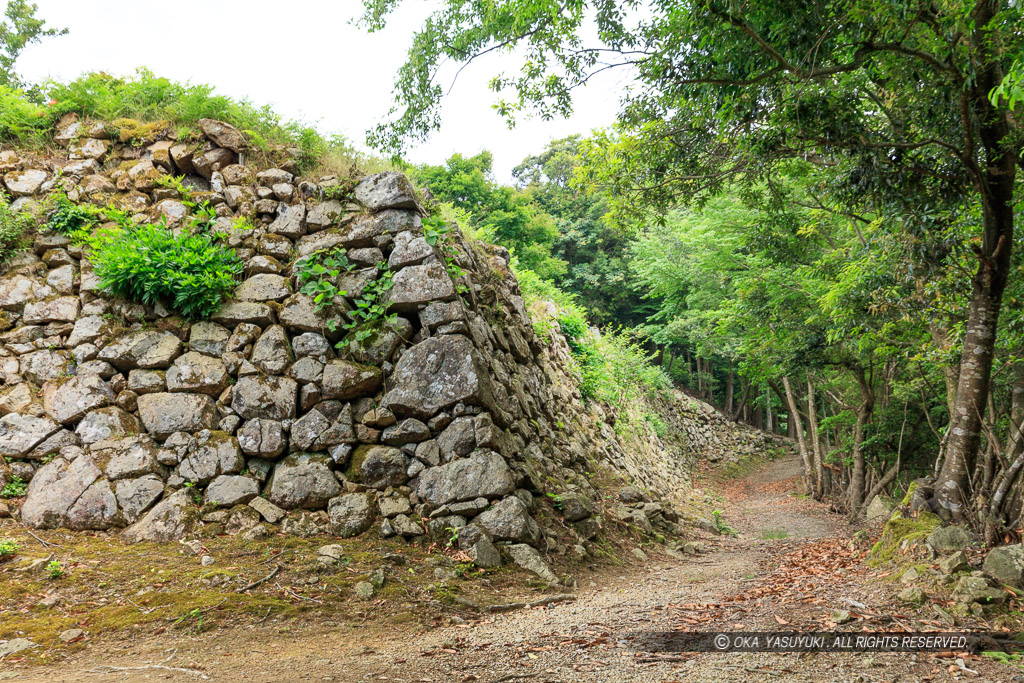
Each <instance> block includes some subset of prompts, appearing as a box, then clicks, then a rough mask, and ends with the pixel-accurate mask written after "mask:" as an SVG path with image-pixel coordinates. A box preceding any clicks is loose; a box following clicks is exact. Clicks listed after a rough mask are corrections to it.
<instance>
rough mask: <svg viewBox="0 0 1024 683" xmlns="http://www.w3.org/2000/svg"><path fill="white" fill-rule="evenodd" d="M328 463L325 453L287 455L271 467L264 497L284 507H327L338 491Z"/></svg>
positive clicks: (339, 491)
mask: <svg viewBox="0 0 1024 683" xmlns="http://www.w3.org/2000/svg"><path fill="white" fill-rule="evenodd" d="M328 465H329V459H328V458H327V456H324V455H316V454H310V453H301V454H295V455H289V456H288V457H287V458H285V459H284V460H282V461H281V462H279V463H277V465H275V466H274V472H273V474H271V476H270V481H269V482H268V484H267V488H266V492H265V495H266V497H267V499H268V500H270V502H272V503H274V504H275V505H278V506H280V507H282V508H284V509H285V510H294V509H296V508H306V509H314V510H315V509H318V508H324V507H326V506H327V503H328V501H329V500H330V499H331V498H334V497H335V496H337V495H338V494H339V493H341V486H340V485H339V484H338V480H337V479H336V478H335V476H334V474H333V473H332V472H331V470H330V468H329V467H328Z"/></svg>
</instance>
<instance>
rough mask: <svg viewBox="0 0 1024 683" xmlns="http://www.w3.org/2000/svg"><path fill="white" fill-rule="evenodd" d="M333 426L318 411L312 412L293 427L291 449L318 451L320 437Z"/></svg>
mask: <svg viewBox="0 0 1024 683" xmlns="http://www.w3.org/2000/svg"><path fill="white" fill-rule="evenodd" d="M330 426H331V421H330V420H328V419H327V418H326V417H324V416H323V414H321V413H320V411H318V410H311V411H309V412H308V413H306V414H305V415H303V416H302V417H300V418H299V419H298V420H296V421H295V424H293V425H292V431H291V447H292V450H293V451H316V450H319V448H317V446H318V444H319V441H320V435H321V434H323V433H324V432H326V431H327V429H328V428H329V427H330Z"/></svg>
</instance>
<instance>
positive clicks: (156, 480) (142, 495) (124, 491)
mask: <svg viewBox="0 0 1024 683" xmlns="http://www.w3.org/2000/svg"><path fill="white" fill-rule="evenodd" d="M163 492H164V482H163V480H162V479H161V478H160V477H158V476H157V475H155V474H147V475H144V476H142V477H139V478H137V479H121V480H120V481H117V482H115V483H114V495H115V496H116V498H117V505H118V507H119V508H121V515H122V516H123V517H124V521H125V522H127V523H128V524H134V523H135V522H136V521H137V520H138V519H139V517H141V516H142V513H144V512H145V511H146V510H148V509H149V508H150V507H152V505H153V504H154V503H155V502H156V501H157V500H159V498H160V496H161V495H163Z"/></svg>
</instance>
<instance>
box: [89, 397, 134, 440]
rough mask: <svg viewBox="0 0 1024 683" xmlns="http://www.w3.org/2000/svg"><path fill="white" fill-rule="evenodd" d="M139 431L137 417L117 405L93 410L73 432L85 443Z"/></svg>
mask: <svg viewBox="0 0 1024 683" xmlns="http://www.w3.org/2000/svg"><path fill="white" fill-rule="evenodd" d="M141 431H142V425H141V424H139V420H138V418H136V417H135V416H134V415H132V414H131V413H129V412H127V411H126V410H124V409H123V408H119V407H118V406H109V407H107V408H98V409H96V410H93V411H91V412H90V413H89V414H88V415H86V416H85V417H84V418H82V421H81V422H79V423H78V426H77V427H75V434H77V435H78V438H80V439H81V440H82V443H86V444H92V443H99V442H100V441H105V440H107V439H119V438H121V437H123V436H130V435H133V434H138V433H140V432H141Z"/></svg>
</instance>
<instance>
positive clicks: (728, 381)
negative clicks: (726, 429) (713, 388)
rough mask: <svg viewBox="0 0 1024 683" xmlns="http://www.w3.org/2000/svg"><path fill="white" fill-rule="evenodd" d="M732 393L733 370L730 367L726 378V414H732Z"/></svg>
mask: <svg viewBox="0 0 1024 683" xmlns="http://www.w3.org/2000/svg"><path fill="white" fill-rule="evenodd" d="M732 393H733V372H732V368H731V367H730V368H729V374H728V376H726V379H725V414H726V415H732Z"/></svg>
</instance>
